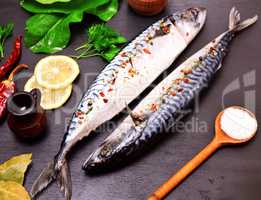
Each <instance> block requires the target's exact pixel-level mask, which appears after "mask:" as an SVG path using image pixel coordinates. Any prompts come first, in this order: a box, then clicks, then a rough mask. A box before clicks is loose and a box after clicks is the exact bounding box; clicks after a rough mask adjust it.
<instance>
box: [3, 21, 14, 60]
mask: <svg viewBox="0 0 261 200" xmlns="http://www.w3.org/2000/svg"><path fill="white" fill-rule="evenodd" d="M13 29H14V24H13V23H8V24H7V25H3V26H0V60H1V59H2V58H3V57H4V45H5V41H6V39H7V38H8V37H9V36H11V35H12V33H13Z"/></svg>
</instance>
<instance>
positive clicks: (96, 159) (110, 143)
mask: <svg viewBox="0 0 261 200" xmlns="http://www.w3.org/2000/svg"><path fill="white" fill-rule="evenodd" d="M137 131H139V130H138V129H136V128H134V127H131V128H130V129H128V130H125V131H123V132H122V130H120V129H116V130H115V132H114V134H112V135H111V136H110V137H108V138H107V139H106V140H105V141H104V142H103V144H101V145H100V146H99V147H98V148H97V149H96V150H95V151H94V152H93V153H92V154H91V155H90V157H89V158H88V159H87V160H86V161H85V162H84V164H83V166H82V168H83V170H85V171H86V172H87V173H89V174H92V173H99V172H106V171H107V170H111V169H115V168H118V167H121V166H122V165H123V166H124V165H125V164H126V163H128V162H126V157H127V156H128V155H130V154H131V152H132V151H133V149H134V148H135V146H133V145H132V144H133V141H135V140H136V139H137V137H138V136H139V134H137ZM118 133H121V134H118ZM123 160H124V162H122V161H123ZM127 160H128V159H127ZM130 160H131V159H130Z"/></svg>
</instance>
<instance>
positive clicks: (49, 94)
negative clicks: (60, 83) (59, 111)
mask: <svg viewBox="0 0 261 200" xmlns="http://www.w3.org/2000/svg"><path fill="white" fill-rule="evenodd" d="M34 88H37V89H39V90H40V91H41V94H42V98H41V106H42V107H43V109H45V110H50V109H55V108H59V107H61V106H62V105H63V104H64V103H65V102H66V101H67V100H68V99H69V97H70V96H71V93H72V84H70V85H68V86H67V87H66V88H62V89H57V90H53V89H47V88H44V87H42V86H40V85H39V84H38V83H37V81H36V78H35V76H32V77H31V78H30V79H29V80H28V81H27V83H26V84H25V86H24V90H25V91H27V92H30V91H31V90H32V89H34Z"/></svg>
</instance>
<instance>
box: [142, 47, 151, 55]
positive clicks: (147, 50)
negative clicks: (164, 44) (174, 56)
mask: <svg viewBox="0 0 261 200" xmlns="http://www.w3.org/2000/svg"><path fill="white" fill-rule="evenodd" d="M143 51H144V52H145V53H146V54H151V52H150V50H149V49H147V48H144V49H143Z"/></svg>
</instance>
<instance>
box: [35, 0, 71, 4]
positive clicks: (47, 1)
mask: <svg viewBox="0 0 261 200" xmlns="http://www.w3.org/2000/svg"><path fill="white" fill-rule="evenodd" d="M36 1H37V2H39V3H42V4H52V3H55V2H69V1H71V0H36Z"/></svg>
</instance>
